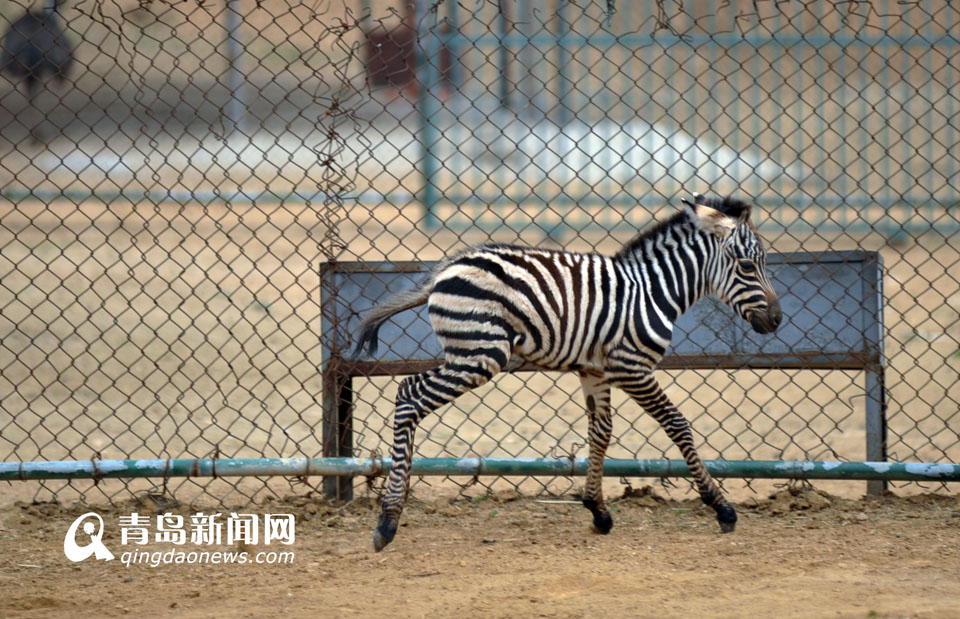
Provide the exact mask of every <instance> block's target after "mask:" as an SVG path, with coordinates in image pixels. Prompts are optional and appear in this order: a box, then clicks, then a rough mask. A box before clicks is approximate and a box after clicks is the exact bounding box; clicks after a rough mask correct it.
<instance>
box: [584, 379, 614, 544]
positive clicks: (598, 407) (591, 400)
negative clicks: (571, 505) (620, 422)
mask: <svg viewBox="0 0 960 619" xmlns="http://www.w3.org/2000/svg"><path fill="white" fill-rule="evenodd" d="M580 386H581V387H582V388H583V397H584V399H585V400H586V404H587V416H588V417H589V420H590V427H589V429H588V434H587V436H588V437H589V440H590V459H589V460H588V461H587V485H586V488H585V489H584V493H583V506H584V507H586V508H587V509H589V510H590V513H592V514H593V528H594V530H596V532H597V533H604V534H606V533H609V532H610V529H611V528H613V518H611V517H610V512H609V511H608V510H607V506H606V505H605V504H604V502H603V458H604V455H606V453H607V446H608V445H609V444H610V433H611V431H612V428H613V423H612V416H611V414H610V385H608V384H606V382H604V380H603V378H602V377H600V376H596V375H593V374H581V375H580Z"/></svg>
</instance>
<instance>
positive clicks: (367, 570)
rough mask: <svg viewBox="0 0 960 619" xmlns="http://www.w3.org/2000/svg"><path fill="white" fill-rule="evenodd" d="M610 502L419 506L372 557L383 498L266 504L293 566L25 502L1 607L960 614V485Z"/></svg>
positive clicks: (645, 496) (427, 613)
mask: <svg viewBox="0 0 960 619" xmlns="http://www.w3.org/2000/svg"><path fill="white" fill-rule="evenodd" d="M611 505H612V510H613V516H614V520H615V526H614V529H613V531H612V533H611V534H610V535H607V536H601V535H597V534H595V533H592V532H591V531H590V529H589V526H588V523H589V515H588V514H587V512H586V511H585V510H583V509H582V508H581V507H580V506H579V505H576V504H574V503H573V502H572V501H571V500H567V499H558V498H552V499H536V498H529V497H518V495H517V494H516V493H515V492H514V491H509V490H508V491H501V492H498V493H494V494H492V495H486V496H484V497H478V498H473V499H462V498H461V499H451V498H449V497H440V498H436V499H429V500H419V499H413V500H412V501H411V503H410V505H409V506H408V509H407V511H406V513H405V514H404V522H403V527H402V528H401V529H400V531H399V534H398V536H397V539H396V540H395V541H394V543H393V544H392V545H391V546H389V547H388V548H387V549H386V550H385V551H384V552H383V553H380V554H375V553H374V552H373V551H372V548H371V541H370V534H371V529H372V526H373V523H374V521H375V516H376V508H375V501H373V500H372V499H369V498H364V499H358V500H357V501H354V502H353V503H351V504H349V505H347V506H342V507H337V506H332V505H325V504H323V503H321V502H319V500H316V499H312V498H308V497H289V498H287V499H285V500H283V501H276V502H270V503H267V504H264V505H260V506H258V507H257V508H256V511H258V512H260V513H261V514H264V513H293V514H295V515H296V517H297V523H296V538H295V541H294V543H293V544H292V545H291V546H288V547H287V548H292V549H293V550H294V551H295V559H294V560H293V561H292V563H289V564H285V565H276V564H274V565H251V564H247V565H162V564H161V565H159V566H158V567H151V566H149V565H145V564H141V565H132V566H130V567H126V566H124V565H123V564H122V563H121V561H120V560H113V561H109V562H102V561H94V560H93V559H88V560H86V561H84V562H81V563H72V562H70V561H68V560H67V559H66V558H65V556H64V552H63V539H64V533H65V531H66V530H67V529H68V527H69V525H70V523H71V522H73V520H74V519H75V518H76V517H77V516H78V515H80V514H82V513H84V512H86V511H89V510H90V509H95V508H90V507H81V506H77V507H75V508H70V507H63V506H59V505H52V504H47V505H37V504H29V503H24V502H20V503H18V504H17V505H11V506H9V507H6V508H4V509H3V510H2V511H0V616H21V617H62V616H66V615H69V616H71V617H76V618H80V617H93V616H97V617H101V616H108V617H110V616H138V617H155V616H164V617H170V616H185V617H206V616H217V617H259V616H268V615H269V616H294V617H299V616H311V617H378V616H388V615H389V616H394V617H467V616H469V617H601V616H603V617H664V616H693V617H742V616H754V617H774V616H776V617H835V616H836V617H957V616H960V576H958V574H960V496H938V495H919V496H911V497H896V496H886V497H883V498H872V499H867V498H865V499H842V498H838V497H835V496H830V495H827V494H825V493H822V492H821V491H818V490H814V489H813V488H811V487H809V486H783V487H781V488H780V489H779V490H778V491H776V492H775V493H773V494H771V495H767V496H759V497H755V498H752V499H749V500H746V501H743V502H741V503H739V504H738V505H737V507H738V510H739V512H740V523H739V527H738V530H737V531H736V532H735V533H733V534H730V535H721V534H720V533H719V531H718V528H717V525H716V523H715V521H714V519H713V518H712V516H711V513H710V512H708V511H707V510H706V509H705V508H703V507H701V506H700V505H699V504H698V503H697V502H695V501H692V500H690V501H677V500H666V499H664V498H662V497H661V496H659V495H658V494H657V493H656V492H654V491H651V490H650V488H649V487H646V488H643V489H641V490H639V491H633V492H631V493H630V495H629V496H626V495H625V496H622V497H620V498H618V499H616V500H614V501H612V503H611ZM135 510H139V511H140V512H141V513H146V512H148V511H149V506H147V505H140V506H139V507H138V506H137V505H135V504H133V503H130V504H120V505H116V506H114V507H110V508H106V507H105V508H103V509H102V510H98V511H99V513H101V514H102V515H103V517H104V520H105V523H106V524H105V527H104V529H105V534H104V537H103V542H104V544H105V545H106V546H108V547H112V548H113V550H118V549H121V548H124V547H123V546H118V544H119V543H120V542H119V539H118V538H119V534H118V533H117V531H116V529H117V527H116V526H114V525H115V524H116V522H117V519H118V517H119V516H120V515H122V514H129V513H130V512H131V511H135ZM174 511H176V509H174ZM181 513H183V514H189V513H190V512H189V511H188V510H185V509H184V510H183V511H182V512H181ZM144 548H145V549H146V550H148V551H150V552H155V551H164V552H165V551H167V550H169V549H171V548H172V547H171V546H169V545H166V546H165V545H163V544H148V545H147V546H144ZM225 550H231V549H230V548H226V549H225ZM232 550H238V549H237V548H233V549H232ZM239 550H250V551H251V554H252V551H253V550H256V549H254V548H249V547H248V548H240V549H239Z"/></svg>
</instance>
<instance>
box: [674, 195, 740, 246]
mask: <svg viewBox="0 0 960 619" xmlns="http://www.w3.org/2000/svg"><path fill="white" fill-rule="evenodd" d="M681 201H682V202H683V208H684V210H685V211H686V212H687V215H689V217H690V220H691V221H693V224H694V225H695V226H697V227H698V228H700V229H701V230H703V231H704V232H707V233H710V234H713V235H714V236H716V237H717V238H719V239H725V238H727V237H728V236H730V234H731V233H732V232H733V230H734V228H736V227H737V220H736V219H735V218H734V217H731V216H730V215H727V214H726V213H724V212H723V211H720V210H717V209H715V208H713V207H711V206H707V205H706V200H704V198H703V196H701V195H700V194H698V193H695V194H693V202H690V201H689V200H687V199H686V198H682V199H681Z"/></svg>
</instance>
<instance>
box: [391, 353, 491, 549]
mask: <svg viewBox="0 0 960 619" xmlns="http://www.w3.org/2000/svg"><path fill="white" fill-rule="evenodd" d="M491 365H492V364H491V363H489V362H488V360H486V359H483V360H480V361H476V362H467V361H463V360H458V362H457V363H450V362H449V361H448V362H447V363H445V364H444V365H441V366H440V367H437V368H433V369H430V370H427V371H426V372H421V373H420V374H417V375H416V376H408V377H407V378H405V379H404V380H403V381H402V382H401V383H400V387H399V388H398V389H397V406H396V411H395V412H394V416H393V449H392V452H391V459H392V463H391V466H390V477H389V478H388V481H387V492H386V495H385V496H384V497H383V503H382V505H381V512H380V519H379V521H378V522H377V528H376V530H374V532H373V548H374V550H376V551H377V552H380V551H381V550H383V548H384V547H385V546H386V545H387V544H389V543H390V542H391V541H393V538H394V536H395V535H396V534H397V527H398V526H399V525H400V514H401V513H403V506H404V504H405V503H406V500H407V492H408V491H409V489H410V467H411V463H412V460H413V437H414V435H415V434H416V430H417V426H418V425H419V424H420V422H421V421H422V420H423V418H424V417H426V416H427V414H429V413H430V412H431V411H434V410H436V409H437V408H439V407H441V406H443V405H444V404H446V403H448V402H452V401H453V400H454V399H456V398H457V397H458V396H460V395H461V394H463V393H466V392H467V391H469V390H471V389H473V388H474V387H479V386H480V385H482V384H484V383H486V382H487V381H489V380H490V379H491V378H492V377H493V375H494V374H496V373H497V372H498V371H499V370H500V368H499V367H496V368H493V367H491Z"/></svg>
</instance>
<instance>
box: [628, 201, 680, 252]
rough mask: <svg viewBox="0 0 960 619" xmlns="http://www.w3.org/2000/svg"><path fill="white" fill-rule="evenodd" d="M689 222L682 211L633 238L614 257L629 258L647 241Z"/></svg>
mask: <svg viewBox="0 0 960 619" xmlns="http://www.w3.org/2000/svg"><path fill="white" fill-rule="evenodd" d="M687 221H690V218H689V216H688V215H687V213H686V211H680V212H678V213H674V214H673V216H672V217H670V218H669V219H665V220H663V221H661V222H659V223H657V224H655V225H654V226H653V227H651V228H647V229H646V230H641V231H640V232H639V233H637V236H635V237H633V238H632V239H631V240H630V241H628V242H627V244H626V245H624V246H623V247H621V248H620V251H618V252H617V253H616V254H614V257H615V258H622V257H624V256H628V255H630V254H632V253H633V252H634V251H635V250H637V249H639V248H640V247H642V246H643V244H644V243H645V242H646V241H647V239H651V238H654V237H657V236H660V235H661V234H662V233H663V232H664V231H665V230H667V229H669V228H672V227H674V226H677V225H680V224H682V223H683V222H687Z"/></svg>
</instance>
